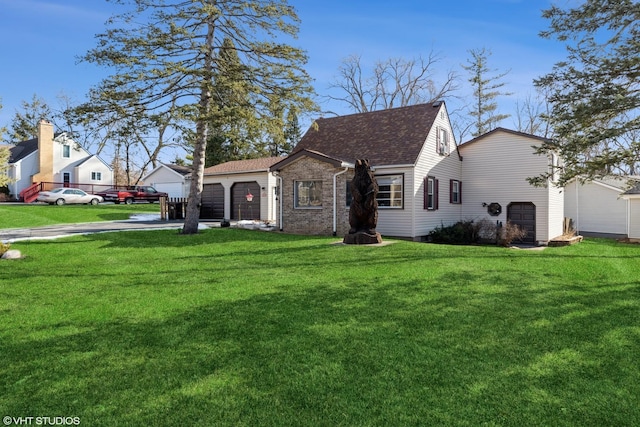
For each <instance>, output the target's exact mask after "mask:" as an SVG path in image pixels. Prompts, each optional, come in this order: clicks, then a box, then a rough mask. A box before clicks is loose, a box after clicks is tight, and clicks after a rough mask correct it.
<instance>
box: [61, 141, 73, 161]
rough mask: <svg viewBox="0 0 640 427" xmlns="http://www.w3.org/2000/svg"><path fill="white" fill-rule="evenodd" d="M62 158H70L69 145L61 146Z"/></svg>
mask: <svg viewBox="0 0 640 427" xmlns="http://www.w3.org/2000/svg"><path fill="white" fill-rule="evenodd" d="M62 157H64V158H65V159H68V158H69V157H71V146H70V145H69V144H65V145H63V146H62Z"/></svg>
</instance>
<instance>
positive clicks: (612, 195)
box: [564, 177, 640, 238]
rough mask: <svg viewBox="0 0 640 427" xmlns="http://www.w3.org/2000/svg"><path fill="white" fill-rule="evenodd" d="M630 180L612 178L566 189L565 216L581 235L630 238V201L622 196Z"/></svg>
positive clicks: (570, 184)
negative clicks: (628, 236)
mask: <svg viewBox="0 0 640 427" xmlns="http://www.w3.org/2000/svg"><path fill="white" fill-rule="evenodd" d="M627 182H628V179H626V178H622V177H617V178H616V177H609V178H601V179H594V180H592V181H586V182H584V183H581V182H579V181H577V180H573V181H571V182H569V183H568V184H567V185H566V186H565V202H564V203H565V210H564V212H565V213H564V216H565V217H567V218H571V219H572V220H573V225H574V228H575V229H576V230H577V231H578V233H580V234H582V235H584V236H591V237H614V238H620V237H626V236H627V235H628V234H629V221H630V219H631V216H630V203H631V202H630V199H626V198H622V197H621V195H622V193H624V191H625V190H626V189H627ZM637 221H640V217H638V220H637Z"/></svg>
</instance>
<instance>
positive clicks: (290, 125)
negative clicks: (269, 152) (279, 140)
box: [277, 110, 302, 155]
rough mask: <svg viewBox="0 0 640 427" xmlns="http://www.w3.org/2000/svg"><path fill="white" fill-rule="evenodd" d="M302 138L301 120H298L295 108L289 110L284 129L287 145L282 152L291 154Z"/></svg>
mask: <svg viewBox="0 0 640 427" xmlns="http://www.w3.org/2000/svg"><path fill="white" fill-rule="evenodd" d="M301 138H302V129H301V128H300V122H299V121H298V115H297V114H296V112H295V111H294V110H289V112H288V113H287V124H286V127H285V129H284V139H285V146H284V147H283V150H282V152H281V153H278V154H277V155H281V154H289V153H290V152H291V151H292V150H293V149H294V148H295V146H296V145H297V144H298V142H299V141H300V139H301Z"/></svg>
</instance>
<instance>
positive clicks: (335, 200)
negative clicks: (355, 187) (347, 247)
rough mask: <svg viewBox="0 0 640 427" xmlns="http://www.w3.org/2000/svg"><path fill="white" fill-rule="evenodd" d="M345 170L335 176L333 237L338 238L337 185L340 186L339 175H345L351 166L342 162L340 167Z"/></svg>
mask: <svg viewBox="0 0 640 427" xmlns="http://www.w3.org/2000/svg"><path fill="white" fill-rule="evenodd" d="M340 166H342V167H343V168H344V170H342V171H340V172H338V173H335V174H333V235H334V236H336V235H337V228H338V200H337V197H338V194H337V190H338V189H337V188H336V187H337V184H338V175H342V174H343V173H345V172H347V171H348V170H349V166H350V165H349V164H348V163H345V162H342V164H341V165H340Z"/></svg>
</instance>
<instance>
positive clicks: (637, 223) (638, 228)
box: [629, 199, 640, 239]
mask: <svg viewBox="0 0 640 427" xmlns="http://www.w3.org/2000/svg"><path fill="white" fill-rule="evenodd" d="M629 218H632V219H631V221H629V238H631V239H640V199H630V200H629Z"/></svg>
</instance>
